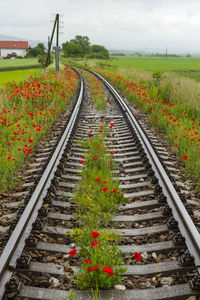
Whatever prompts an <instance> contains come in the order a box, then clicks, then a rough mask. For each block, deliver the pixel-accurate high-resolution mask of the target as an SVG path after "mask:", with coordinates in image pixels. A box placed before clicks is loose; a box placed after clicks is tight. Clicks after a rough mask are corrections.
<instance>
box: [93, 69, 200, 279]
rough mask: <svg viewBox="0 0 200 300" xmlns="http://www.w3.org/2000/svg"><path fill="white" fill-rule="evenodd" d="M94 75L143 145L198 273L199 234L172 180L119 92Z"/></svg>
mask: <svg viewBox="0 0 200 300" xmlns="http://www.w3.org/2000/svg"><path fill="white" fill-rule="evenodd" d="M90 72H92V73H93V74H94V75H96V76H97V77H98V78H99V79H100V80H101V81H102V82H103V83H104V84H105V85H106V86H107V88H108V89H109V91H110V92H111V93H112V95H113V96H114V98H115V99H117V102H118V103H119V106H120V107H121V109H122V111H123V113H124V115H125V116H126V117H127V119H128V121H129V124H130V125H131V126H132V128H133V129H134V130H135V132H136V134H137V136H138V138H139V140H140V142H141V144H142V145H143V147H144V151H145V153H146V155H147V157H148V159H149V161H150V164H151V165H152V169H153V170H154V172H155V175H156V177H157V178H158V180H159V184H160V186H161V187H162V190H163V194H164V195H165V196H166V198H167V202H168V205H169V206H170V207H171V209H172V214H173V216H174V218H175V219H176V220H177V222H178V227H179V230H180V232H181V234H182V235H183V236H184V237H185V243H186V245H187V247H188V250H189V252H190V254H191V256H193V257H194V263H195V266H196V268H197V271H198V273H199V274H200V234H199V232H198V230H197V228H196V226H195V225H194V223H193V221H192V219H191V217H190V216H189V214H188V212H187V210H186V209H185V207H184V205H183V203H182V201H181V199H180V197H179V195H178V193H177V191H176V190H175V188H174V186H173V184H172V182H171V181H170V179H169V177H168V175H167V173H166V171H165V169H164V168H163V166H162V164H161V162H160V160H159V158H158V157H157V155H156V153H155V151H154V149H153V147H152V145H151V144H150V142H149V140H148V138H147V137H146V135H145V133H144V132H143V129H142V128H141V126H140V125H139V123H138V121H137V119H136V118H135V116H134V115H133V113H132V111H131V110H130V108H129V106H128V105H127V104H126V102H125V101H124V100H123V98H122V97H121V96H120V95H119V93H118V92H117V91H116V90H115V89H114V88H113V86H112V85H111V84H110V83H109V82H108V81H107V80H106V79H105V78H104V77H103V76H101V75H100V74H98V73H96V72H94V71H90Z"/></svg>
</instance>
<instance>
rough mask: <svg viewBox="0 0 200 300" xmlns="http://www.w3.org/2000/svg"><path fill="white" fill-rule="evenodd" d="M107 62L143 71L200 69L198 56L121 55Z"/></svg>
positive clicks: (189, 70) (187, 70) (190, 70)
mask: <svg viewBox="0 0 200 300" xmlns="http://www.w3.org/2000/svg"><path fill="white" fill-rule="evenodd" d="M109 64H110V65H112V66H117V67H120V68H134V69H138V70H144V71H152V72H154V71H162V72H168V71H171V72H177V71H184V72H192V71H200V58H186V57H185V58H183V57H169V58H167V59H166V58H164V57H145V56H142V57H136V56H122V57H116V58H112V59H110V60H109Z"/></svg>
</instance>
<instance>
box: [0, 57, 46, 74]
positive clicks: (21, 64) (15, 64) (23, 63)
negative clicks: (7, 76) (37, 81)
mask: <svg viewBox="0 0 200 300" xmlns="http://www.w3.org/2000/svg"><path fill="white" fill-rule="evenodd" d="M39 67H40V64H39V63H38V61H37V58H24V59H0V71H9V70H19V69H28V68H39Z"/></svg>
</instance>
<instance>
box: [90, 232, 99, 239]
mask: <svg viewBox="0 0 200 300" xmlns="http://www.w3.org/2000/svg"><path fill="white" fill-rule="evenodd" d="M91 236H92V237H93V239H96V238H97V237H98V236H99V232H95V231H93V232H92V234H91Z"/></svg>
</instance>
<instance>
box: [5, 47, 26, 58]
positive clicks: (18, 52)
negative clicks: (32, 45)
mask: <svg viewBox="0 0 200 300" xmlns="http://www.w3.org/2000/svg"><path fill="white" fill-rule="evenodd" d="M12 53H16V55H18V56H22V57H24V56H25V55H26V49H6V48H4V49H0V56H2V57H6V56H7V55H8V54H12Z"/></svg>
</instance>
